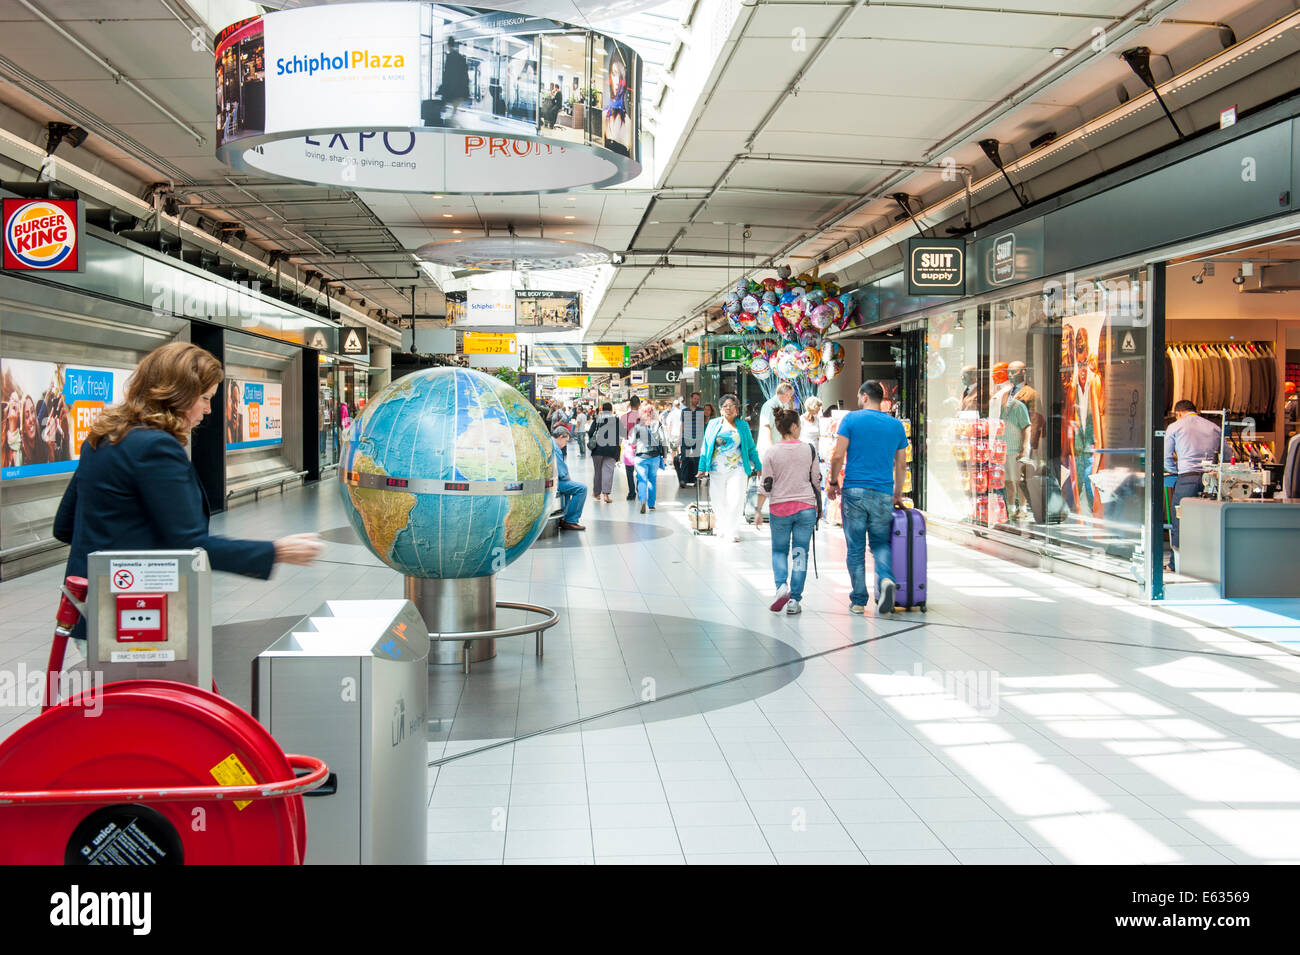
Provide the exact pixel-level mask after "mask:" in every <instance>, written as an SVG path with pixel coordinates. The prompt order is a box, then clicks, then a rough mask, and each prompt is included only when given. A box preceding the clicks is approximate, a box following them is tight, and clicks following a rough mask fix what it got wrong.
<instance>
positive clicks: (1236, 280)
mask: <svg viewBox="0 0 1300 955" xmlns="http://www.w3.org/2000/svg"><path fill="white" fill-rule="evenodd" d="M1232 284H1233V285H1245V284H1246V275H1245V273H1244V272H1241V271H1240V270H1238V272H1237V274H1236V275H1234V276H1233V277H1232Z"/></svg>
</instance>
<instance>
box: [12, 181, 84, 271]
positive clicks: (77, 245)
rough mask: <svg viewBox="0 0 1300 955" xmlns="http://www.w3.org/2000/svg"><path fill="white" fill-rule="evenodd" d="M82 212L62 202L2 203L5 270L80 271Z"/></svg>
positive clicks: (77, 204) (73, 203)
mask: <svg viewBox="0 0 1300 955" xmlns="http://www.w3.org/2000/svg"><path fill="white" fill-rule="evenodd" d="M83 225H84V209H83V207H82V205H81V203H80V202H77V201H74V200H62V199H5V200H4V267H5V268H6V269H8V270H10V271H22V272H79V271H81V235H82V231H83Z"/></svg>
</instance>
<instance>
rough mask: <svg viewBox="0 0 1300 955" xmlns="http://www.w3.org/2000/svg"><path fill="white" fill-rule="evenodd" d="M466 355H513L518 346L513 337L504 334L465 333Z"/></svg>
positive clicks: (517, 351) (516, 351)
mask: <svg viewBox="0 0 1300 955" xmlns="http://www.w3.org/2000/svg"><path fill="white" fill-rule="evenodd" d="M464 336H465V338H464V352H465V354H466V355H515V354H518V353H519V344H518V341H517V340H516V338H515V336H514V335H510V334H507V333H504V332H465V333H464Z"/></svg>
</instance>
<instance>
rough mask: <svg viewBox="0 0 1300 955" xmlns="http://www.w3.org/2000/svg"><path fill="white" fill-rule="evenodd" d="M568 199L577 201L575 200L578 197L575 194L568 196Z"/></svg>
mask: <svg viewBox="0 0 1300 955" xmlns="http://www.w3.org/2000/svg"><path fill="white" fill-rule="evenodd" d="M568 199H569V201H570V202H577V201H578V197H577V196H569V197H568Z"/></svg>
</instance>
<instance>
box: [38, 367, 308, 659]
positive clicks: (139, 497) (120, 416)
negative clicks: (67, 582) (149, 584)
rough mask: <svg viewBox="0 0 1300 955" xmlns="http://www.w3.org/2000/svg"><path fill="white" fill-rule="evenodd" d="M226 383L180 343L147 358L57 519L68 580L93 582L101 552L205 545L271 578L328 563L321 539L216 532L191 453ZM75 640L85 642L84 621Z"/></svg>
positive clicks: (242, 569) (215, 563)
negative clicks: (90, 575) (90, 564)
mask: <svg viewBox="0 0 1300 955" xmlns="http://www.w3.org/2000/svg"><path fill="white" fill-rule="evenodd" d="M221 377H222V371H221V363H220V362H218V361H217V359H216V358H214V357H213V356H212V355H211V354H209V353H208V352H206V351H204V350H203V349H201V348H199V347H198V346H197V345H190V344H187V343H184V342H172V343H171V344H169V345H163V346H162V347H161V348H156V349H154V350H153V351H152V352H150V353H149V354H148V355H146V356H145V358H144V360H143V361H141V362H140V364H139V366H138V367H137V368H136V370H135V373H134V374H133V375H132V376H131V380H130V382H129V383H128V384H127V386H126V397H125V399H124V400H123V401H122V402H121V403H120V404H117V405H113V406H112V407H110V408H107V409H105V411H104V412H103V413H102V414H101V415H100V416H99V417H98V418H96V419H95V423H94V424H92V425H91V427H90V433H89V434H88V435H87V436H86V440H85V442H84V443H83V444H82V446H81V458H80V461H79V462H78V464H77V470H76V471H75V472H74V473H73V475H72V480H71V481H69V482H68V488H67V490H66V491H65V492H64V494H63V500H62V502H60V504H59V510H58V514H57V515H55V518H54V536H55V537H56V538H58V539H59V540H61V541H63V542H64V543H65V544H71V545H72V551H71V553H70V554H69V555H68V567H67V574H68V575H70V576H77V577H84V576H85V575H86V564H87V557H88V556H89V555H90V554H91V553H93V552H95V551H100V550H185V549H189V548H191V547H202V548H203V549H204V550H206V551H207V552H208V561H209V563H210V564H211V565H212V568H213V569H214V570H225V571H230V572H232V573H236V574H244V575H246V576H248V577H260V578H262V579H266V578H268V577H270V576H271V566H272V565H273V564H275V563H276V562H283V563H290V564H310V563H311V562H312V561H313V560H314V559H315V558H316V557H317V556H319V555H320V552H321V544H320V541H319V540H318V539H317V537H316V535H314V534H295V535H292V536H290V537H283V538H281V539H280V540H277V541H275V542H271V541H249V540H234V539H231V538H228V537H218V536H216V535H214V534H209V533H208V516H209V507H208V500H207V496H206V495H205V494H204V492H203V487H202V485H201V484H200V483H199V479H198V475H197V474H196V473H195V471H194V466H193V465H192V464H191V463H190V459H189V458H188V457H187V456H186V454H185V445H186V444H188V443H189V437H190V432H191V431H192V430H193V429H194V428H195V427H196V426H197V425H198V423H199V422H200V421H202V420H203V418H204V416H205V415H207V414H208V412H209V411H211V410H212V406H211V401H212V396H213V394H214V393H215V392H216V390H217V386H218V385H219V384H220V383H221ZM73 636H74V637H76V638H78V639H84V637H85V624H84V623H78V624H77V629H76V631H75V632H74V633H73Z"/></svg>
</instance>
